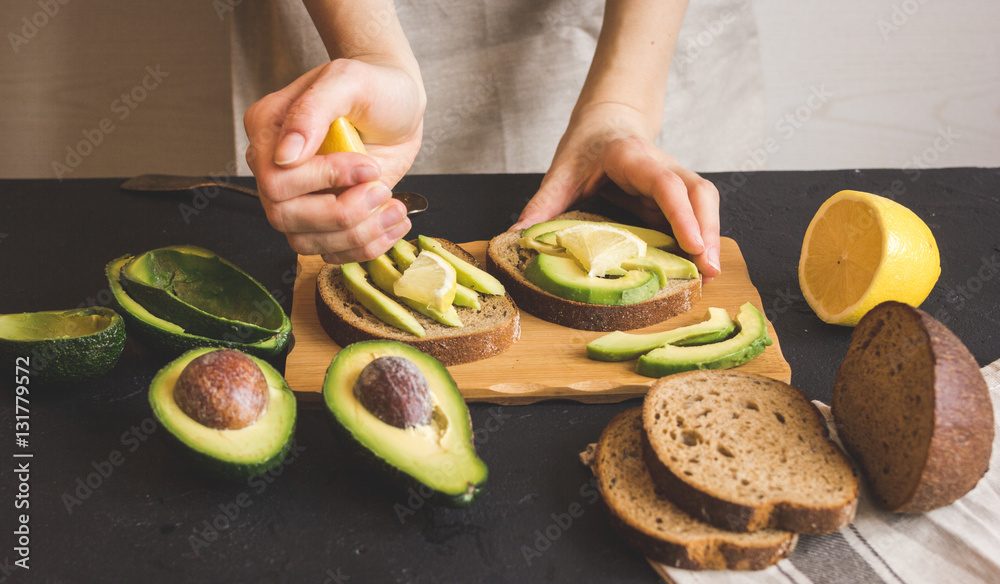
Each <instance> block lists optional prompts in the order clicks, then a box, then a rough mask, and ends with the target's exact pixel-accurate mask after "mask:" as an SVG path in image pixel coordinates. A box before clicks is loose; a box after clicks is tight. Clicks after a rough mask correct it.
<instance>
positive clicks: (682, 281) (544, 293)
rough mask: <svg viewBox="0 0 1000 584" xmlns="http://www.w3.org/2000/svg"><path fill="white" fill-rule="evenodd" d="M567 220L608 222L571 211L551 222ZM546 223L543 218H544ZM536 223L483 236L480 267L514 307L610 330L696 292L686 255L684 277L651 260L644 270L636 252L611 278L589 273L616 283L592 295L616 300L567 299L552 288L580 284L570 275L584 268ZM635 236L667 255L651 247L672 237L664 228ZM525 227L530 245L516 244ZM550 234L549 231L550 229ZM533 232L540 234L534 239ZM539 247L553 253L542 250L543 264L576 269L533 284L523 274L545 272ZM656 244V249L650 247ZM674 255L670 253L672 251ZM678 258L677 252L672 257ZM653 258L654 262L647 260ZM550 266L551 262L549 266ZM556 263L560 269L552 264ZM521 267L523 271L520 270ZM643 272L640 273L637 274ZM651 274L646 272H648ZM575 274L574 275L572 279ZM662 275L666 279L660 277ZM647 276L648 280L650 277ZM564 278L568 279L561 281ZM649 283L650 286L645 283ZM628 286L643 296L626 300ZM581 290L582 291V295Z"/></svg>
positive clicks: (656, 318) (652, 320)
mask: <svg viewBox="0 0 1000 584" xmlns="http://www.w3.org/2000/svg"><path fill="white" fill-rule="evenodd" d="M563 221H565V222H567V223H565V224H561V222H563ZM573 221H589V222H601V223H610V222H611V220H610V219H608V218H607V217H603V216H600V215H594V214H591V213H584V212H580V211H571V212H569V213H564V214H563V215H559V216H558V217H556V218H555V219H554V220H553V222H551V223H552V225H553V226H555V227H556V228H558V227H560V226H561V225H566V224H571V222H573ZM547 223H549V222H547ZM615 225H616V226H618V227H621V228H623V229H636V228H632V227H630V226H624V225H618V224H615ZM536 227H537V226H535V227H532V228H528V230H519V231H508V232H506V233H502V234H500V235H498V236H496V237H494V238H493V239H492V240H490V242H489V247H488V250H487V257H486V269H487V271H489V272H490V273H491V274H493V275H494V276H496V277H497V279H498V280H500V282H502V283H503V285H504V287H505V288H506V289H507V291H508V293H510V295H511V296H512V297H513V298H514V300H515V301H516V302H517V305H518V307H519V308H520V309H521V310H524V311H526V312H528V313H530V314H532V315H534V316H537V317H538V318H541V319H543V320H547V321H549V322H553V323H555V324H559V325H562V326H566V327H570V328H575V329H581V330H591V331H614V330H633V329H638V328H643V327H646V326H651V325H654V324H657V323H659V322H662V321H664V320H667V319H669V318H671V317H673V316H676V315H678V314H681V313H683V312H686V311H688V310H689V309H690V308H691V306H692V304H694V302H696V301H697V300H698V299H699V298H701V277H700V275H699V274H697V270H696V269H694V268H693V264H691V263H690V262H689V261H687V260H682V261H683V262H685V263H686V264H687V265H689V266H692V268H691V269H692V273H690V274H686V276H693V277H684V278H677V277H674V276H676V275H677V274H676V273H671V272H670V271H669V270H667V271H666V272H665V271H664V270H663V269H662V268H657V267H655V266H650V267H648V269H649V273H648V274H645V272H644V271H643V270H644V269H645V266H643V265H640V264H649V263H651V262H647V261H645V260H646V259H647V258H639V260H641V261H635V262H629V263H627V264H623V265H622V268H623V270H621V272H622V273H621V274H618V277H612V278H589V281H591V282H593V281H598V280H599V281H601V284H602V286H606V287H608V288H618V290H608V291H604V290H602V291H598V293H597V294H596V295H598V296H602V297H604V296H614V297H615V298H616V299H617V302H618V304H616V305H614V304H595V303H592V302H589V301H582V300H577V299H571V298H568V297H567V296H572V294H565V293H561V294H562V295H557V294H556V293H553V290H555V291H559V290H560V287H562V288H564V289H568V290H569V291H571V292H572V291H576V290H578V289H580V287H581V285H577V284H574V283H573V282H574V281H578V280H583V279H586V276H587V273H586V272H585V271H582V270H580V269H578V268H576V267H575V266H574V265H573V264H574V262H573V260H572V259H571V258H566V257H558V253H559V250H558V247H557V246H553V245H552V240H553V239H554V236H553V237H550V238H546V237H544V235H546V234H544V233H539V230H538V229H536ZM638 231H639V233H640V234H641V235H640V237H643V238H645V239H649V238H650V236H652V237H653V238H654V244H651V245H650V246H649V248H648V249H649V250H650V252H651V253H650V254H649V256H647V257H649V258H650V259H651V260H652V259H655V258H652V256H653V255H669V254H663V252H662V251H661V250H659V249H657V245H655V244H658V243H661V241H662V242H672V241H673V240H672V238H670V237H669V236H666V235H664V234H660V233H657V232H653V231H651V230H645V229H642V230H638ZM525 233H530V235H531V237H530V238H529V239H531V243H532V244H533V246H534V247H526V246H524V245H522V243H523V242H522V238H523V236H524V234H525ZM550 235H551V234H550ZM536 236H542V237H540V238H538V241H536ZM539 249H541V250H543V251H550V252H551V251H552V250H554V252H555V253H556V254H557V255H548V254H544V253H543V254H542V255H548V257H546V258H541V259H545V260H546V263H547V264H553V265H555V264H559V265H560V266H563V265H565V266H568V267H569V268H571V269H575V270H576V271H578V272H579V274H571V275H569V276H568V277H566V278H561V277H557V278H555V279H556V280H558V281H556V282H553V283H552V285H551V286H549V285H546V286H545V288H544V289H543V287H542V286H540V285H538V284H536V283H535V282H537V281H538V280H537V279H535V281H532V280H531V279H529V276H531V275H532V273H533V272H534V273H537V272H539V271H541V272H545V271H546V268H544V267H543V268H541V269H540V268H538V266H537V264H538V263H539V258H538V256H539V255H540V252H539ZM654 249H656V252H652V250H654ZM675 257H676V256H675ZM677 259H680V258H677ZM652 263H655V262H652ZM549 269H551V268H549ZM557 269H562V268H561V267H559V266H557ZM526 270H527V271H528V274H527V275H526ZM644 274H645V276H646V277H645V278H643V275H644ZM650 276H651V278H650ZM574 278H575V280H574ZM662 279H665V280H666V281H665V282H663V281H661V280H662ZM651 280H652V283H651ZM567 281H569V283H566V282H567ZM650 286H652V289H649V288H650ZM633 291H635V292H637V293H639V294H641V295H639V296H633V298H645V299H641V300H639V301H635V302H632V301H631V300H630V299H629V294H630V293H632V292H633ZM585 296H587V295H583V297H585Z"/></svg>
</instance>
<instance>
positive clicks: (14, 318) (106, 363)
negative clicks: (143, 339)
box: [0, 307, 125, 384]
mask: <svg viewBox="0 0 1000 584" xmlns="http://www.w3.org/2000/svg"><path fill="white" fill-rule="evenodd" d="M124 348H125V322H124V321H123V320H122V317H121V316H119V315H118V313H116V312H115V311H114V310H111V309H110V308H103V307H87V308H76V309H72V310H52V311H44V312H25V313H21V314H4V315H0V355H2V356H3V357H4V361H5V362H7V361H8V360H9V359H16V358H18V357H24V358H26V359H27V361H26V362H25V365H27V368H28V369H29V370H30V372H31V381H32V382H35V383H52V384H64V383H72V382H82V381H86V380H88V379H93V378H95V377H99V376H101V375H103V374H105V373H107V372H108V371H110V370H111V369H113V368H114V367H115V365H116V364H117V363H118V358H119V357H120V356H121V354H122V350H123V349H124Z"/></svg>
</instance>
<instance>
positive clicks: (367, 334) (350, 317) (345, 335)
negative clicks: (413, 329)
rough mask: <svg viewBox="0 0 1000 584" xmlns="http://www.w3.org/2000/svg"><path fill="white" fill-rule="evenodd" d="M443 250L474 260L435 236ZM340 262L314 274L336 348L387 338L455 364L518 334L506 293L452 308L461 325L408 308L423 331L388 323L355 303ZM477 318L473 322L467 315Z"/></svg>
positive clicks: (323, 319) (322, 317) (488, 352)
mask: <svg viewBox="0 0 1000 584" xmlns="http://www.w3.org/2000/svg"><path fill="white" fill-rule="evenodd" d="M438 241H440V242H441V243H442V244H443V245H444V247H445V248H446V249H448V251H451V252H452V253H454V254H456V255H458V256H459V257H461V258H463V259H465V260H466V261H469V262H470V263H472V264H475V265H478V262H476V260H475V258H474V257H473V256H472V255H471V254H469V253H468V252H466V251H465V250H464V249H462V248H461V247H459V246H458V245H456V244H454V243H452V242H449V241H446V240H443V239H440V238H438ZM342 279H343V278H342V275H341V271H340V266H337V265H332V264H328V265H326V266H323V268H321V269H320V272H319V274H318V276H317V277H316V312H317V314H318V316H319V322H320V324H321V325H322V326H323V330H324V331H326V334H327V335H329V337H330V338H331V339H332V340H333V341H334V342H336V343H337V344H338V345H340V346H341V347H345V346H347V345H349V344H351V343H356V342H358V341H366V340H373V339H388V340H394V341H399V342H402V343H406V344H408V345H410V346H412V347H414V348H416V349H419V350H420V351H423V352H424V353H427V354H429V355H432V356H433V357H435V358H436V359H437V360H438V361H440V362H441V363H442V364H444V365H446V366H449V365H459V364H462V363H470V362H472V361H478V360H480V359H486V358H488V357H492V356H494V355H498V354H500V353H502V352H503V351H505V350H507V349H508V348H510V347H511V346H512V345H513V344H514V343H515V342H517V340H518V339H519V338H520V336H521V319H520V314H519V312H518V310H517V306H516V305H515V304H514V301H513V299H512V298H511V297H510V295H509V294H505V295H503V296H490V295H485V294H484V295H481V296H480V299H479V300H480V304H481V308H480V309H479V310H478V311H477V310H475V309H472V308H464V307H456V309H457V310H458V314H459V317H460V318H461V319H462V321H463V323H464V324H465V325H466V326H463V327H449V326H445V325H442V324H440V323H437V322H435V321H434V320H432V319H430V318H427V317H425V316H423V315H420V314H417V313H415V312H414V313H413V315H414V316H415V317H416V318H417V320H418V321H419V322H420V324H421V325H423V327H424V329H425V331H426V335H425V336H424V337H417V336H414V335H412V334H410V333H407V332H404V331H401V330H399V329H397V328H395V327H392V326H389V325H387V324H385V323H383V322H382V321H381V320H379V319H378V317H376V316H375V315H374V314H372V313H371V312H370V311H369V310H368V309H367V308H365V307H364V306H363V305H362V304H361V303H360V302H358V301H357V300H356V299H355V298H354V296H353V295H352V294H351V292H350V291H349V290H348V289H347V287H346V286H345V285H344V283H343V281H342ZM473 317H474V318H475V319H476V322H475V323H474V324H473V323H472V321H471V319H472V318H473Z"/></svg>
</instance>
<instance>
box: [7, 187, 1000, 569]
mask: <svg viewBox="0 0 1000 584" xmlns="http://www.w3.org/2000/svg"><path fill="white" fill-rule="evenodd" d="M708 177H709V178H711V179H712V180H714V181H715V182H716V184H717V185H719V187H720V190H721V191H722V192H723V201H722V229H723V234H724V235H726V236H729V237H732V238H734V239H735V240H736V241H737V242H738V243H739V244H740V247H741V249H742V250H743V253H744V256H745V258H746V262H747V264H748V266H749V269H750V275H751V278H752V280H753V282H754V284H755V285H756V287H757V289H758V290H759V291H760V295H761V297H762V299H763V303H764V307H765V308H766V310H767V313H768V316H769V317H770V318H771V320H772V321H773V322H774V326H775V329H776V330H777V333H778V336H779V338H780V339H781V346H782V348H783V350H784V353H785V357H786V359H787V360H788V362H789V363H790V364H791V367H792V381H793V384H795V385H796V386H798V387H800V388H801V389H802V390H803V391H805V392H806V393H807V394H808V395H809V396H810V397H812V398H816V399H822V400H824V401H826V400H828V399H829V396H830V391H831V388H832V385H833V379H834V376H835V374H836V370H837V367H838V366H839V363H840V361H841V359H842V358H843V356H844V353H845V351H846V349H847V343H848V340H849V337H850V330H849V329H846V328H841V327H835V326H831V325H826V324H824V323H822V322H821V321H820V320H819V319H817V318H816V317H815V316H814V315H813V313H812V312H811V311H810V309H809V308H808V306H807V305H806V303H805V301H804V300H803V299H802V297H801V294H800V292H799V287H798V280H797V273H796V265H797V262H798V255H799V251H800V247H801V242H802V236H803V234H804V233H805V229H806V226H807V225H808V222H809V219H810V218H811V217H812V215H813V214H814V213H815V211H816V209H817V208H818V207H819V205H820V204H821V203H822V201H823V200H825V199H826V198H827V197H829V196H830V195H832V194H833V193H835V192H837V191H839V190H841V189H847V188H849V189H855V190H864V191H869V192H875V193H880V194H886V195H888V196H891V197H892V198H894V199H896V200H898V201H899V202H901V203H903V204H905V205H907V206H908V207H910V208H911V209H912V210H913V211H915V212H916V213H917V214H918V215H919V216H920V217H921V218H923V219H924V221H925V222H926V223H927V224H928V225H929V226H930V228H931V230H932V231H933V232H934V234H935V236H936V238H937V241H938V245H939V247H940V250H941V263H942V273H941V278H940V280H939V281H938V284H937V286H936V287H935V289H934V291H933V292H932V293H931V295H930V297H929V298H928V299H927V301H926V302H925V303H924V305H923V308H924V309H925V310H927V311H928V312H930V313H931V314H933V315H935V316H937V317H938V318H939V319H941V320H942V321H944V322H945V323H946V324H947V325H948V326H949V327H950V328H951V329H952V330H953V331H954V332H955V333H956V334H957V335H958V336H959V337H960V338H962V339H963V340H964V341H965V342H966V344H967V345H968V347H969V349H970V350H971V351H972V353H973V354H974V355H975V357H976V359H977V360H978V361H979V363H980V365H985V364H987V363H989V362H991V361H993V360H995V359H997V358H998V357H1000V286H998V285H997V283H998V282H1000V170H998V169H938V170H924V169H921V170H917V169H908V170H862V171H853V170H845V171H829V172H826V171H824V172H760V173H755V174H748V175H744V174H739V173H738V174H718V175H708ZM540 178H541V177H540V176H538V175H501V176H495V175H469V176H414V177H408V178H407V179H405V180H404V182H403V183H402V184H401V185H400V188H401V189H405V190H415V191H419V192H421V193H424V194H426V195H427V196H428V197H429V198H430V200H431V209H430V211H428V212H427V213H425V214H423V215H419V216H416V217H414V233H426V234H429V235H435V236H440V237H445V238H448V239H451V240H453V241H459V242H462V241H472V240H478V239H488V238H489V237H491V236H493V235H495V234H497V233H499V232H501V231H503V230H505V229H506V228H507V227H508V226H509V225H510V224H511V223H512V222H513V220H514V219H515V218H516V215H517V213H518V212H519V211H520V209H521V207H522V206H523V204H524V202H525V201H526V200H527V199H528V197H529V196H530V195H531V194H532V193H533V192H534V189H535V188H536V187H537V185H538V184H539V181H540ZM120 182H121V181H120V180H112V179H108V180H103V179H102V180H66V181H62V182H57V181H54V180H51V181H50V180H6V181H0V275H2V283H0V313H11V312H27V311H37V310H55V309H64V308H72V307H76V306H81V305H88V304H98V305H100V304H108V303H109V302H110V296H109V293H108V290H107V284H106V283H105V280H104V276H103V268H104V265H105V264H106V263H107V262H108V261H109V260H111V259H113V258H116V257H118V256H121V255H123V254H126V253H135V252H141V251H145V250H148V249H152V248H155V247H159V246H163V245H169V244H181V243H188V244H195V245H201V246H203V247H207V248H209V249H211V250H213V251H215V252H216V253H218V254H220V255H222V256H223V257H226V258H228V259H230V260H232V261H234V262H235V263H237V264H238V265H240V266H242V267H244V268H245V269H246V270H247V271H248V272H250V273H251V274H252V275H253V276H255V277H256V278H257V279H258V280H260V281H261V282H262V283H263V284H264V285H265V286H267V287H268V289H270V290H272V291H274V293H275V295H276V296H278V297H279V299H282V300H283V302H284V307H285V309H286V311H287V310H290V309H291V306H290V302H291V297H292V294H291V293H292V285H293V282H294V266H295V255H294V253H293V252H291V251H290V250H289V248H288V247H287V245H286V243H285V239H284V237H283V236H282V235H280V234H278V233H276V232H275V231H273V230H272V229H271V228H270V227H269V226H268V224H267V221H266V219H265V217H264V214H263V212H262V210H261V209H260V206H259V204H258V203H257V202H256V201H254V200H252V199H249V198H247V197H243V196H241V195H236V194H233V193H230V192H221V193H215V192H203V193H190V192H188V193H174V194H167V195H136V194H128V193H124V192H122V191H120V190H119V189H118V188H117V185H118V184H119V183H120ZM244 182H249V181H244ZM584 207H585V208H587V209H589V210H593V211H597V212H602V213H605V214H609V215H612V216H615V217H616V218H619V219H622V220H627V219H628V217H627V216H623V215H622V214H621V213H620V212H619V211H617V210H616V209H615V208H612V207H610V206H608V205H607V204H606V203H604V202H603V201H602V200H600V199H594V200H591V201H590V202H588V203H586V204H585V206H584ZM723 268H725V266H723ZM164 363H165V358H164V357H163V356H161V355H157V354H155V353H152V352H150V351H149V350H147V349H146V348H145V347H144V346H143V345H141V344H140V343H139V342H137V341H135V340H133V339H132V338H131V337H130V339H129V341H128V344H127V346H126V348H125V352H124V354H123V356H122V358H121V361H120V362H119V364H118V366H117V368H116V369H115V370H114V371H113V372H112V373H111V374H110V375H108V376H107V377H106V378H104V379H101V380H98V381H94V382H91V383H87V384H84V385H80V386H78V387H74V388H72V389H70V390H69V391H62V392H58V393H56V392H44V391H42V390H38V391H35V392H32V393H31V394H30V444H29V446H28V448H26V449H18V452H30V453H32V454H33V458H31V459H30V479H29V481H28V489H29V492H28V494H27V495H26V500H27V501H28V503H29V506H28V507H27V508H24V506H23V505H24V504H23V503H17V501H23V500H25V498H22V499H18V498H17V497H18V494H19V492H23V489H24V487H21V486H20V485H21V484H22V482H21V481H20V475H16V474H15V472H14V467H15V463H14V462H13V461H15V460H16V459H14V458H12V454H13V452H14V450H15V446H14V436H13V434H14V423H15V411H14V392H13V382H14V374H15V372H14V364H13V363H3V367H0V397H2V401H0V460H3V461H4V462H0V509H2V511H0V518H2V519H0V582H122V581H142V582H225V581H232V582H352V583H356V582H517V583H523V582H543V581H546V582H547V581H558V582H568V581H573V582H609V581H615V582H655V581H656V579H657V577H656V575H655V573H654V572H653V571H652V570H651V569H650V568H649V566H648V565H647V564H645V562H644V561H643V559H642V557H641V556H640V555H639V554H637V553H635V552H633V551H632V550H630V549H629V548H628V547H626V546H625V545H624V544H622V543H621V541H620V540H619V539H618V538H617V537H616V536H615V535H614V534H613V533H612V532H611V531H610V529H609V526H608V523H607V520H606V518H605V516H604V512H603V510H602V509H601V505H600V503H599V502H598V497H597V494H596V491H595V489H594V487H593V485H592V483H591V482H590V481H591V479H590V476H589V474H588V472H587V471H586V469H584V468H583V467H582V466H581V465H580V464H579V462H578V460H577V453H578V452H579V451H580V450H581V449H582V448H584V447H585V446H586V445H587V443H588V442H591V441H594V440H595V439H596V438H597V437H598V435H599V433H600V431H601V429H602V428H603V427H604V426H605V425H606V424H607V422H608V421H609V420H610V419H611V418H612V417H613V416H614V415H615V414H616V413H617V412H619V411H622V410H624V409H626V408H629V407H633V406H635V405H637V404H638V403H639V402H638V401H637V400H634V401H632V402H627V403H622V404H614V405H580V404H576V403H571V402H548V403H542V404H536V405H531V406H505V407H500V406H494V405H489V404H474V405H472V406H471V408H470V409H471V411H472V418H473V423H474V425H475V427H476V428H477V429H481V430H480V431H479V432H478V433H477V447H478V449H479V452H480V454H481V456H482V458H483V459H484V460H485V461H486V462H487V464H488V465H489V467H490V479H489V483H488V488H487V489H486V491H485V492H484V494H483V495H482V497H481V498H480V499H478V500H477V501H476V502H475V503H474V504H473V505H472V506H471V507H469V508H467V509H451V508H446V507H439V506H437V505H436V504H435V501H434V500H433V499H430V500H424V499H423V498H421V497H420V496H419V495H416V494H415V493H400V492H396V491H393V490H391V489H388V488H386V487H384V486H383V483H382V482H381V481H380V480H378V479H376V478H372V477H371V476H369V475H366V474H362V473H359V472H358V471H357V470H356V469H355V468H354V466H353V464H352V463H351V461H350V460H349V459H348V458H347V457H346V456H344V455H343V454H342V449H341V445H340V444H338V443H337V442H336V441H335V439H334V437H333V435H332V434H331V432H330V429H329V426H328V424H327V420H326V418H325V414H324V413H323V412H321V411H315V410H313V411H309V410H300V420H299V426H298V430H297V435H296V449H295V451H294V452H293V455H292V456H291V457H290V458H289V459H288V460H286V462H285V464H284V466H282V467H280V474H279V473H277V472H276V473H275V475H276V476H266V477H264V478H257V479H253V480H251V481H250V482H247V483H241V484H235V485H232V484H220V483H217V482H214V481H211V480H207V479H205V478H203V477H201V476H199V475H197V474H194V473H193V472H190V471H189V470H187V467H186V466H185V465H184V464H183V461H182V460H180V459H178V458H176V457H175V456H174V455H173V454H172V452H171V451H168V450H167V449H166V448H165V445H164V440H163V438H164V437H163V436H162V434H163V433H164V431H163V430H162V429H160V428H158V427H157V425H156V424H155V423H154V422H153V420H152V418H151V411H150V409H149V405H148V402H147V400H146V392H147V389H148V385H149V382H150V379H151V378H152V375H153V374H154V373H155V372H156V370H157V369H158V368H159V367H161V366H162V365H163V364H164ZM276 364H277V365H278V366H279V367H281V366H283V358H279V359H278V360H277V362H276ZM16 504H19V505H21V506H20V507H15V505H16ZM22 513H27V514H29V528H30V535H29V539H30V543H29V545H28V548H29V551H30V559H29V562H28V565H29V566H30V570H24V569H22V568H19V567H17V566H15V561H16V560H18V559H20V557H21V555H20V553H21V552H19V551H18V550H15V548H16V547H18V543H17V539H16V536H15V535H14V534H13V531H14V529H15V528H16V527H17V524H16V523H15V521H17V519H16V517H17V515H19V514H22ZM808 547H809V546H808V540H806V541H805V542H804V545H803V544H800V549H799V550H798V551H797V552H796V554H794V555H793V557H792V560H791V561H792V562H793V563H796V566H797V567H799V568H800V569H801V570H803V571H806V572H814V574H813V575H815V576H821V575H820V574H815V571H816V570H822V569H823V566H822V562H818V561H804V560H802V559H800V558H803V555H802V554H808ZM820 579H821V578H820Z"/></svg>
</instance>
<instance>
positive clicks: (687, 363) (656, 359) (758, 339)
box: [635, 302, 772, 377]
mask: <svg viewBox="0 0 1000 584" xmlns="http://www.w3.org/2000/svg"><path fill="white" fill-rule="evenodd" d="M736 323H737V324H738V325H739V332H738V333H737V334H736V336H734V337H731V338H729V339H726V340H724V341H719V342H717V343H709V344H707V345H698V346H687V347H681V346H677V345H667V346H665V347H660V348H659V349H654V350H652V351H650V352H649V353H646V354H645V355H643V356H642V357H639V363H638V365H637V366H636V370H635V371H636V373H638V374H639V375H645V376H646V377H664V376H666V375H671V374H673V373H680V372H681V371H691V370H694V369H730V368H732V367H736V366H738V365H742V364H744V363H746V362H748V361H750V360H751V359H753V358H755V357H757V356H758V355H760V354H761V353H763V352H764V349H765V348H767V347H768V346H769V345H771V343H772V341H771V337H769V336H768V335H767V321H766V320H765V318H764V315H763V314H762V313H761V312H760V311H759V310H757V308H756V307H755V306H754V305H753V304H750V303H749V302H747V303H746V304H744V305H743V306H741V307H740V312H739V314H737V315H736Z"/></svg>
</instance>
